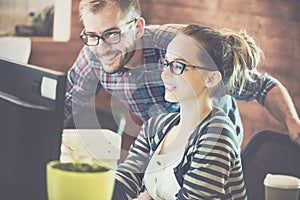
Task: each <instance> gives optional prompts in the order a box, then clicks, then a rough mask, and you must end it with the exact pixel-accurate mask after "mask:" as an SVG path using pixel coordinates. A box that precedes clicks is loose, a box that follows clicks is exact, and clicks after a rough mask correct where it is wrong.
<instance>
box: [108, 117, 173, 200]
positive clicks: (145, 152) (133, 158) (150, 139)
mask: <svg viewBox="0 0 300 200" xmlns="http://www.w3.org/2000/svg"><path fill="white" fill-rule="evenodd" d="M169 115H173V114H162V115H159V116H156V117H154V118H151V119H149V120H148V121H147V122H146V123H145V124H144V125H143V126H142V128H141V131H140V133H139V135H138V137H137V139H136V141H135V142H134V145H133V147H132V148H130V150H129V155H128V156H127V158H126V160H125V161H124V162H123V163H122V164H120V165H119V167H118V169H117V175H116V181H115V189H114V195H113V198H112V199H114V200H120V199H122V200H123V199H124V200H126V199H133V198H136V197H137V195H138V194H139V193H140V191H141V189H142V186H143V184H142V179H143V177H144V172H145V170H146V168H147V165H148V163H149V160H150V157H151V153H152V152H153V150H152V149H155V148H156V147H157V145H158V143H159V142H160V141H162V138H163V135H162V134H157V132H159V131H158V130H161V129H163V128H165V127H166V125H168V124H169V121H170V120H171V119H172V118H170V117H169ZM166 116H167V117H166ZM163 118H168V119H167V120H162V119H163ZM166 123H167V124H166Z"/></svg>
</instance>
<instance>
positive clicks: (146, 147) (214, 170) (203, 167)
mask: <svg viewBox="0 0 300 200" xmlns="http://www.w3.org/2000/svg"><path fill="white" fill-rule="evenodd" d="M179 120H180V116H179V114H178V113H170V114H162V115H159V116H156V117H154V118H151V119H150V120H148V122H147V123H145V124H144V125H143V126H142V128H141V132H140V134H139V135H138V138H137V140H136V141H135V143H134V145H133V147H132V148H131V149H130V150H129V155H128V157H127V159H126V160H125V162H124V163H122V164H120V165H119V167H118V169H117V176H116V181H115V190H114V195H113V199H115V200H126V199H132V198H135V197H137V196H138V194H139V192H140V191H141V189H142V187H143V184H142V180H143V175H144V172H145V169H146V168H147V164H148V162H149V160H150V159H151V156H152V155H153V153H154V152H155V150H156V148H157V146H158V145H159V144H160V142H161V141H162V140H163V138H164V136H165V135H166V134H167V133H168V130H169V129H171V128H172V127H173V126H174V125H175V124H177V123H178V122H179ZM174 173H175V176H176V178H177V181H178V183H179V185H180V186H181V189H180V190H179V192H178V194H177V199H209V200H211V199H247V197H246V190H245V186H244V180H243V172H242V164H241V158H240V143H239V141H238V138H237V136H236V133H235V129H234V125H233V124H232V122H231V120H230V119H229V118H228V116H226V114H225V113H224V111H222V110H220V109H217V108H214V109H213V111H212V112H211V113H210V115H209V116H208V117H207V118H206V119H205V120H203V122H202V123H200V124H199V125H198V126H197V127H196V129H195V130H194V132H193V133H192V135H191V136H190V138H189V141H188V145H187V146H186V148H185V152H184V156H183V158H182V160H181V162H180V164H179V165H178V166H177V167H176V168H174Z"/></svg>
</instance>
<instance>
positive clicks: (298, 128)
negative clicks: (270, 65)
mask: <svg viewBox="0 0 300 200" xmlns="http://www.w3.org/2000/svg"><path fill="white" fill-rule="evenodd" d="M264 106H265V108H266V109H267V110H268V111H269V113H270V114H271V115H272V116H273V117H274V118H275V119H277V120H278V121H280V122H281V124H283V125H285V127H286V128H287V130H288V132H289V134H290V137H291V138H292V139H293V140H294V141H295V142H296V143H298V144H300V119H299V116H298V114H297V111H296V108H295V106H294V104H293V101H292V99H291V97H290V95H289V93H288V91H287V89H286V88H285V87H284V86H283V85H282V84H280V83H279V84H278V85H277V86H274V87H273V88H272V89H271V90H270V91H269V92H268V93H267V95H266V97H265V103H264Z"/></svg>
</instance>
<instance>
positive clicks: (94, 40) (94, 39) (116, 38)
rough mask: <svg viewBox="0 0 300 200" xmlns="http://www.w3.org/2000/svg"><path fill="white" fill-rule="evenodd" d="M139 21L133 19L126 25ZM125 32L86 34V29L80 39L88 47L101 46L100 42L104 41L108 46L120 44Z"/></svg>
mask: <svg viewBox="0 0 300 200" xmlns="http://www.w3.org/2000/svg"><path fill="white" fill-rule="evenodd" d="M136 20H137V19H133V20H131V21H129V22H127V23H125V25H127V26H129V25H130V24H131V23H132V22H136ZM122 32H123V31H121V30H120V31H109V32H106V33H104V34H103V35H96V34H89V33H85V29H83V30H82V32H81V34H80V38H81V40H82V42H83V43H84V44H85V45H87V46H96V45H98V44H99V40H100V39H102V40H103V41H104V42H105V43H106V44H118V43H120V41H121V34H122Z"/></svg>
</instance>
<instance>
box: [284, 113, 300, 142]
mask: <svg viewBox="0 0 300 200" xmlns="http://www.w3.org/2000/svg"><path fill="white" fill-rule="evenodd" d="M287 128H288V131H289V135H290V138H291V139H292V140H293V141H294V142H295V143H296V144H298V145H300V119H299V118H298V120H292V121H290V122H288V123H287Z"/></svg>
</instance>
